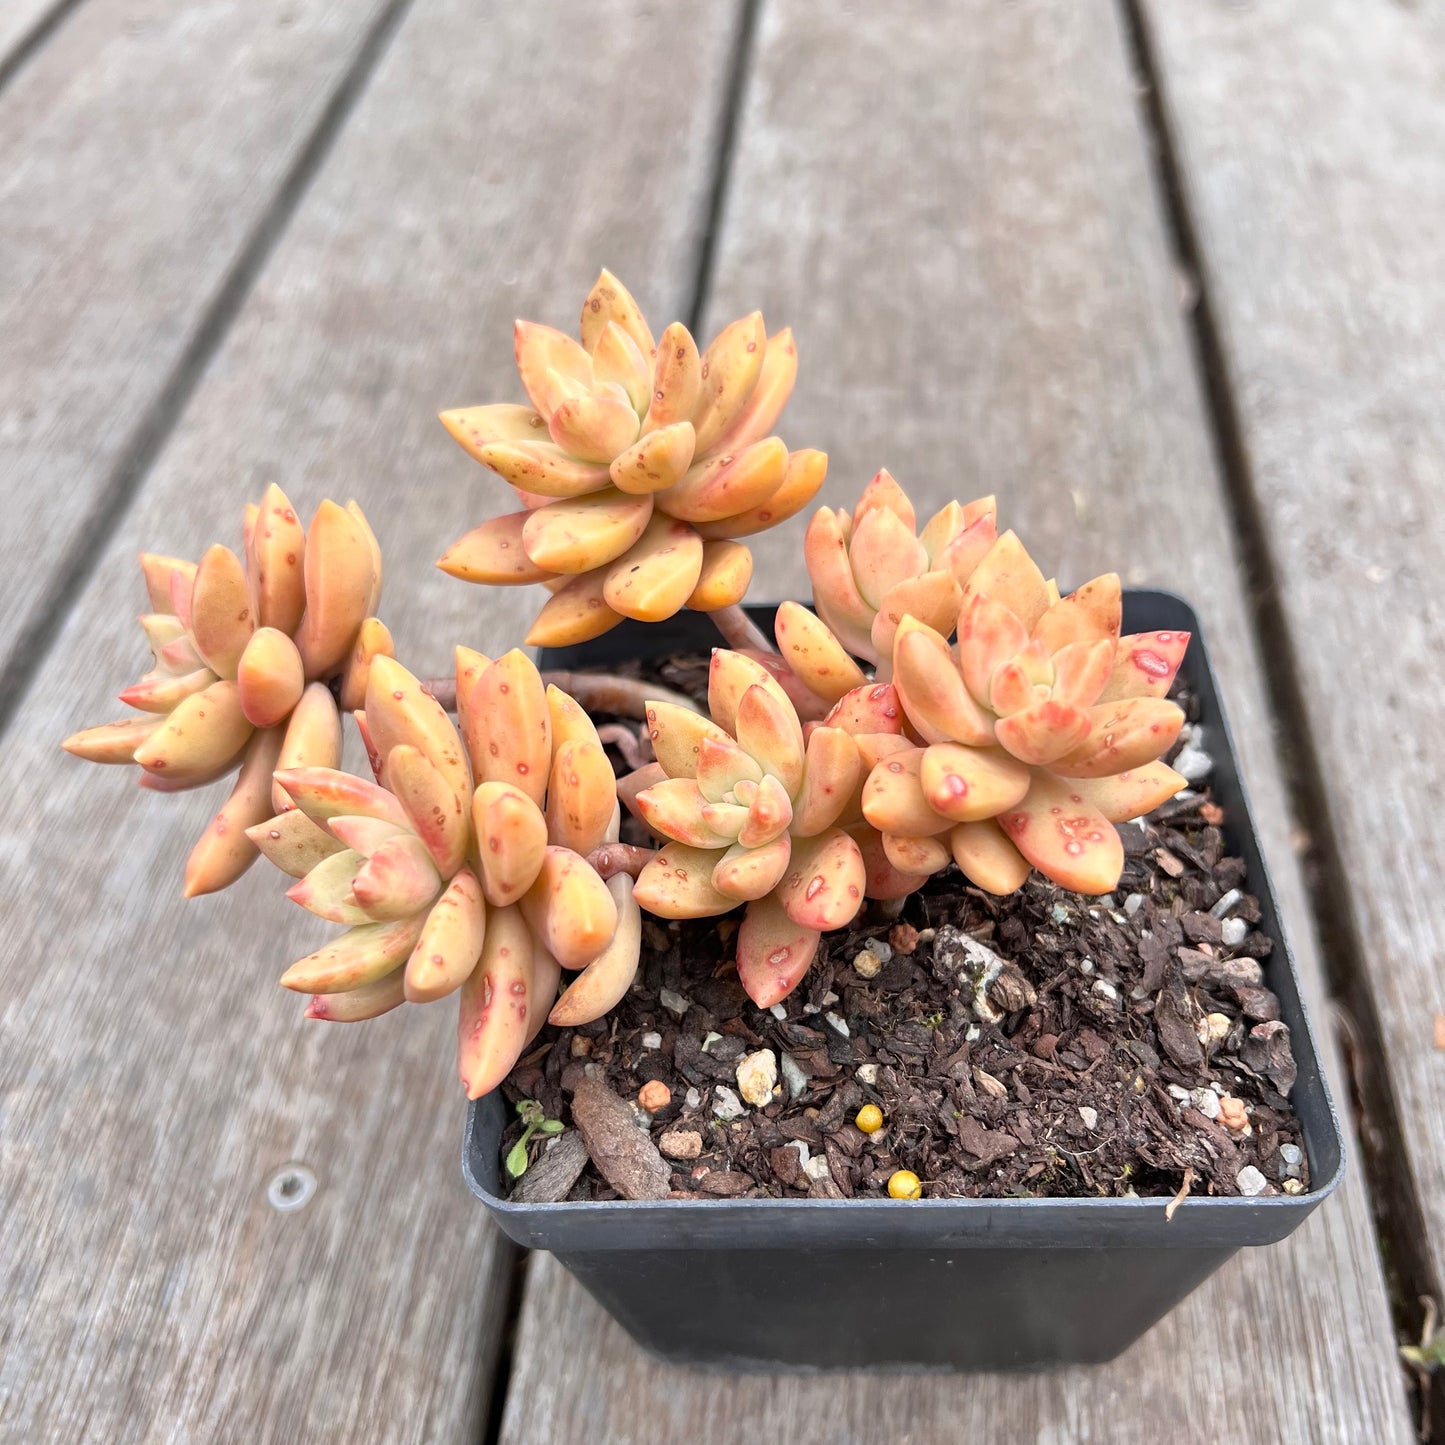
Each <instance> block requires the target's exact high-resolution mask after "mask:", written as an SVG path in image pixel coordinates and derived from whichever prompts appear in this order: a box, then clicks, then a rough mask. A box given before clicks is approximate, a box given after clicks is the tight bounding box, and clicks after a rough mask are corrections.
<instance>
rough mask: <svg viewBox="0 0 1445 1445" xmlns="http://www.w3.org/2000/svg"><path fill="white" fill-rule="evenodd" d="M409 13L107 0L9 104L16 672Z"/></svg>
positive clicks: (6, 328)
mask: <svg viewBox="0 0 1445 1445" xmlns="http://www.w3.org/2000/svg"><path fill="white" fill-rule="evenodd" d="M392 3H393V0H356V3H347V0H255V3H248V4H245V5H236V4H232V3H230V0H197V3H195V4H186V5H183V6H178V5H174V4H171V3H168V0H95V3H87V4H85V5H82V6H81V7H80V8H79V9H78V10H76V11H75V12H74V13H73V14H72V15H70V16H69V17H67V18H66V20H65V21H64V23H62V24H61V25H60V26H59V27H58V28H57V29H56V31H55V32H54V34H52V35H51V36H49V37H48V38H47V40H46V41H45V43H44V45H43V46H42V47H41V48H40V49H39V51H38V52H37V53H36V54H34V55H33V56H32V57H30V59H29V60H28V61H27V62H26V64H25V65H24V66H23V67H21V69H20V70H19V71H18V72H17V74H16V75H15V76H14V78H13V79H12V81H11V83H10V84H9V85H8V86H6V87H5V90H4V92H3V94H0V156H4V157H5V164H4V166H3V168H0V337H3V338H4V340H3V343H0V474H3V475H4V477H5V482H6V495H7V498H8V500H9V502H10V505H11V507H12V508H13V510H14V512H15V513H17V514H19V515H21V516H23V517H24V518H25V525H24V526H23V527H9V528H6V529H5V532H4V535H3V537H0V613H3V615H4V616H5V617H6V618H7V619H8V625H7V626H6V628H5V636H4V638H3V640H0V676H3V675H4V674H5V672H6V669H7V668H9V667H10V666H11V665H12V664H14V663H15V662H16V661H17V654H18V651H19V650H20V649H22V648H29V647H30V646H31V644H32V639H31V637H30V631H31V629H32V628H33V627H35V626H36V625H37V624H38V622H39V619H40V617H41V616H42V615H43V613H44V610H45V609H46V608H47V607H48V606H49V605H51V604H52V603H53V601H54V599H53V598H52V597H51V595H50V594H51V590H52V589H53V588H54V587H55V586H56V585H57V582H58V579H59V577H60V576H61V573H60V570H59V569H61V568H62V567H63V566H64V565H65V563H66V562H67V561H68V560H69V557H70V555H71V554H72V549H76V548H80V547H83V546H85V545H88V544H89V545H98V544H99V542H100V541H101V540H102V539H101V538H98V537H95V536H88V535H87V527H89V528H91V529H93V530H94V529H97V528H98V527H99V526H100V525H102V524H101V523H100V522H99V521H98V520H97V519H98V517H99V513H100V511H101V510H103V506H104V502H105V499H106V498H107V496H110V495H114V493H115V491H116V489H117V487H119V486H121V485H123V483H124V480H125V478H124V475H123V474H124V472H125V471H126V468H127V466H128V464H129V462H130V461H131V460H132V456H133V452H134V450H135V448H136V447H137V445H138V444H141V439H143V438H144V437H145V435H146V431H147V426H148V423H149V414H150V411H151V409H152V408H153V407H154V406H155V405H156V404H157V403H158V400H159V399H160V398H161V397H162V396H163V395H164V394H165V392H166V388H167V385H168V383H169V382H170V381H171V378H172V376H173V373H174V371H175V368H176V367H177V365H178V364H179V363H180V361H181V359H182V358H183V357H184V356H185V354H186V351H187V347H188V346H189V345H190V344H191V343H192V342H193V340H194V338H195V336H196V335H197V333H198V330H199V328H200V327H201V326H202V325H203V322H204V318H205V317H206V314H207V311H208V309H209V308H210V307H211V306H212V305H213V304H215V302H216V299H217V297H218V296H219V295H220V294H221V292H222V291H223V288H224V286H225V283H226V278H227V276H228V274H229V272H230V271H231V268H232V267H233V266H235V265H236V263H237V260H238V257H240V256H241V255H242V254H243V253H244V251H245V248H246V245H247V242H248V240H249V239H250V238H251V236H252V234H253V232H255V230H256V228H257V226H258V224H259V223H260V221H261V219H262V218H263V216H264V215H265V214H266V212H267V210H268V208H269V207H270V206H271V205H272V204H273V203H274V202H275V200H276V197H277V194H278V190H279V189H280V188H281V187H282V185H283V184H284V182H285V180H286V177H287V175H288V173H289V172H290V170H291V168H292V167H293V165H295V163H296V161H297V158H298V156H300V155H301V154H302V152H303V150H304V148H305V146H306V143H307V140H308V137H309V135H310V134H311V132H312V131H313V129H314V128H315V126H316V124H317V122H318V119H319V118H320V117H321V115H322V114H323V112H324V111H325V109H326V106H327V102H328V100H329V98H330V97H331V95H332V93H333V91H335V89H336V88H337V86H338V85H339V84H340V83H341V82H342V80H343V79H344V77H345V76H346V75H347V73H348V71H349V70H350V68H351V66H352V65H353V63H354V62H355V60H356V58H357V55H358V53H359V51H360V50H361V48H362V47H363V45H364V44H365V41H366V38H367V35H368V32H369V31H370V30H371V28H372V26H373V25H374V24H375V23H376V21H377V19H378V17H379V16H381V15H383V14H384V13H386V12H387V11H388V9H389V7H390V5H391V4H392ZM6 8H8V7H6Z"/></svg>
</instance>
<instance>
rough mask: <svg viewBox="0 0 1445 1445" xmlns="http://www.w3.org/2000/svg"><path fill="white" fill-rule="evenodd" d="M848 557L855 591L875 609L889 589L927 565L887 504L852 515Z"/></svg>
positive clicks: (917, 543) (907, 529)
mask: <svg viewBox="0 0 1445 1445" xmlns="http://www.w3.org/2000/svg"><path fill="white" fill-rule="evenodd" d="M848 557H849V560H850V562H851V563H852V567H853V576H854V578H855V579H856V580H857V584H858V592H859V594H860V595H861V597H862V598H863V600H864V601H865V602H866V603H867V604H868V606H869V607H870V608H871V609H872V610H873V611H875V612H876V611H877V609H878V608H879V606H880V605H881V604H882V602H883V598H884V597H885V596H886V595H887V593H888V592H889V590H890V589H891V588H893V587H896V586H897V585H898V584H899V583H900V582H903V581H905V580H906V579H908V578H910V577H917V576H918V575H919V574H920V573H922V572H923V571H925V570H926V568H927V567H928V554H927V553H926V552H924V550H923V544H922V543H921V542H920V541H919V540H918V538H917V537H915V536H914V535H913V528H912V527H910V526H908V525H907V524H906V523H904V522H903V520H902V519H901V518H900V517H899V516H898V514H897V513H896V512H893V511H890V510H889V509H888V508H887V507H874V508H873V509H872V510H871V511H870V512H868V513H866V514H865V515H864V516H863V517H862V518H861V519H860V518H858V517H856V516H855V517H854V518H853V536H852V539H851V541H850V542H849V544H848ZM870 630H871V620H870Z"/></svg>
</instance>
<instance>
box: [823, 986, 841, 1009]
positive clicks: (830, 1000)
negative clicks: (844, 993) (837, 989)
mask: <svg viewBox="0 0 1445 1445" xmlns="http://www.w3.org/2000/svg"><path fill="white" fill-rule="evenodd" d="M837 1002H838V995H837V994H836V993H834V992H833V990H832V989H831V988H830V989H829V990H828V992H827V993H825V994H824V995H823V1007H824V1008H827V1007H828V1006H829V1005H830V1004H835V1003H837Z"/></svg>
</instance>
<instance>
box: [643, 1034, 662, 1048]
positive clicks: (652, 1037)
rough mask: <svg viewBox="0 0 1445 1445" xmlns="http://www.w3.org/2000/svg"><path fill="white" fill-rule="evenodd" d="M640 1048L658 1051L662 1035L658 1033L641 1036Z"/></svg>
mask: <svg viewBox="0 0 1445 1445" xmlns="http://www.w3.org/2000/svg"><path fill="white" fill-rule="evenodd" d="M642 1047H643V1048H644V1049H660V1048H661V1047H662V1035H661V1034H659V1033H647V1034H643V1036H642Z"/></svg>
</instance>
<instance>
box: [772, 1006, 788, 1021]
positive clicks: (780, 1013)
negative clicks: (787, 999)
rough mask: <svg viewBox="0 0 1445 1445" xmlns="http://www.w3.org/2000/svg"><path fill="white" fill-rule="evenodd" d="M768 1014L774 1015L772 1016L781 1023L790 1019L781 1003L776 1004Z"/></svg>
mask: <svg viewBox="0 0 1445 1445" xmlns="http://www.w3.org/2000/svg"><path fill="white" fill-rule="evenodd" d="M768 1012H769V1013H770V1014H772V1016H773V1017H774V1018H775V1019H777V1021H778V1022H779V1023H782V1022H783V1021H784V1020H785V1019H786V1018H787V1017H788V1011H787V1009H785V1008H784V1007H783V1005H782V1004H780V1003H775V1004H774V1005H773V1006H772V1008H770V1009H769V1010H768Z"/></svg>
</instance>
